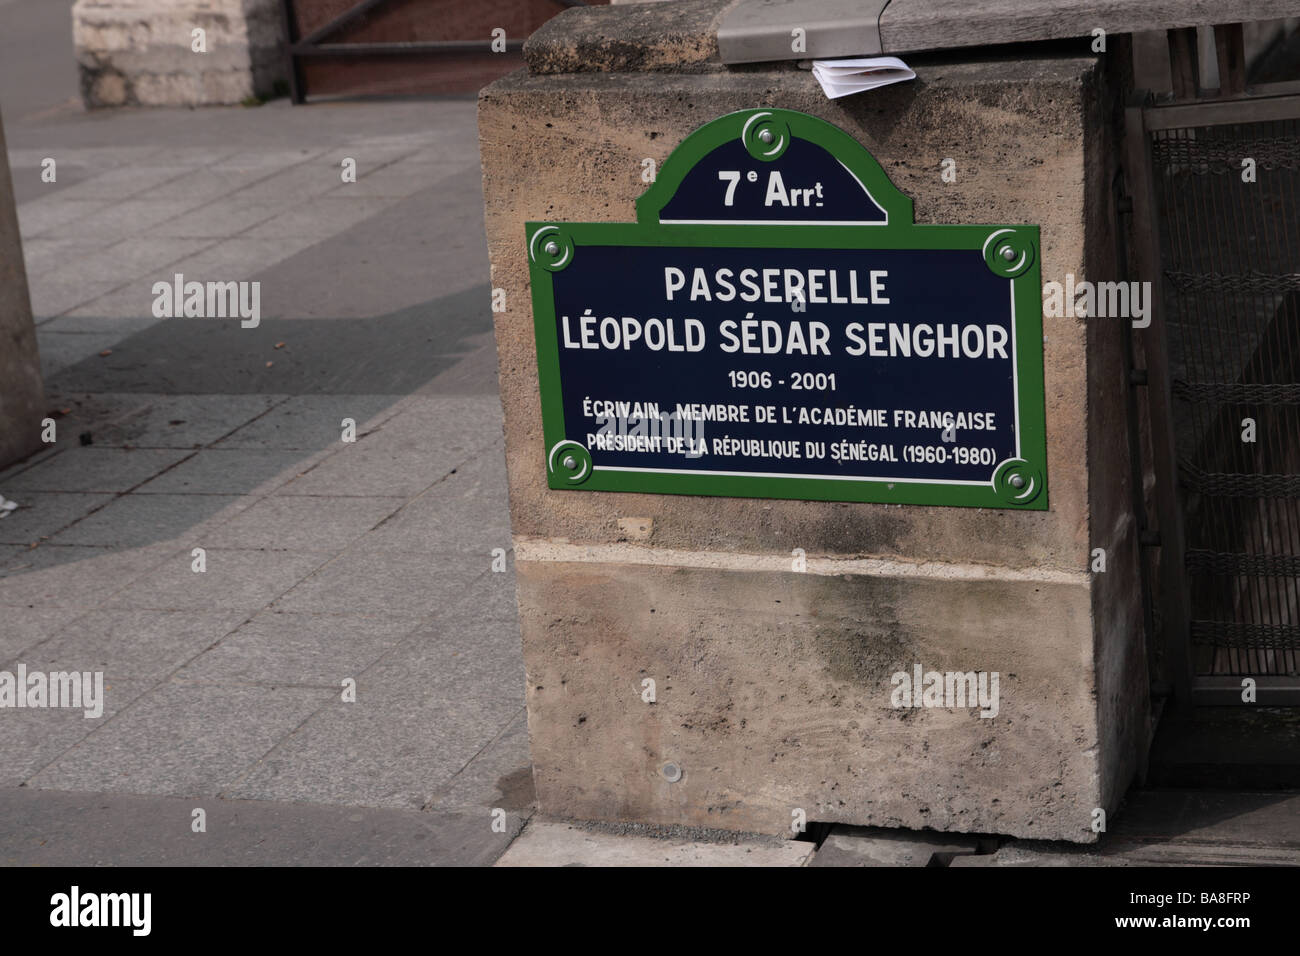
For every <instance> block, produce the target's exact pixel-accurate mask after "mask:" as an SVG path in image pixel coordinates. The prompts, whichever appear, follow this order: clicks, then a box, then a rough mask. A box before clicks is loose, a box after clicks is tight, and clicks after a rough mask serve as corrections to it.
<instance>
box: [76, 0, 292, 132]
mask: <svg viewBox="0 0 1300 956" xmlns="http://www.w3.org/2000/svg"><path fill="white" fill-rule="evenodd" d="M72 17H73V20H72V23H73V31H72V32H73V41H74V43H75V46H76V51H77V65H78V68H79V69H80V71H81V93H82V99H83V100H84V101H85V104H86V106H87V107H88V108H94V107H100V106H203V105H218V104H234V103H239V102H242V101H243V100H245V99H248V98H249V97H252V96H259V95H267V94H269V93H271V91H272V88H273V87H274V85H275V82H276V81H277V80H278V79H280V78H281V74H282V72H283V65H282V57H283V55H284V42H285V41H284V35H283V34H284V30H283V20H282V13H281V10H280V3H279V0H77V2H76V4H75V5H74V7H73V11H72ZM195 29H202V30H203V31H204V32H205V46H206V52H196V51H195V50H194V48H193V31H194V30H195Z"/></svg>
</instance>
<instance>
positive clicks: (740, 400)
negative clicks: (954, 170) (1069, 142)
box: [527, 110, 1047, 510]
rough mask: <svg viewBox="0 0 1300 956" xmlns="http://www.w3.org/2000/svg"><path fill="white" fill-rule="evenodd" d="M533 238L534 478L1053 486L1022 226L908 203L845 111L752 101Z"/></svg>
mask: <svg viewBox="0 0 1300 956" xmlns="http://www.w3.org/2000/svg"><path fill="white" fill-rule="evenodd" d="M935 174H936V175H938V174H939V170H937V169H936V170H935ZM527 243H528V256H529V267H530V275H531V281H532V293H533V319H534V325H535V330H536V337H537V362H538V380H539V384H540V392H541V401H542V421H543V430H544V433H545V443H546V460H545V462H544V465H545V467H546V470H547V480H548V484H549V487H551V488H556V489H578V490H592V491H638V492H657V493H664V494H696V495H731V496H741V497H755V498H797V499H810V500H824V501H875V502H895V503H904V504H922V505H966V506H972V507H985V508H1016V509H1031V510H1042V509H1046V507H1047V492H1046V477H1047V468H1046V436H1045V430H1044V420H1043V348H1042V341H1043V333H1042V314H1041V313H1042V298H1041V296H1042V293H1041V282H1040V279H1039V253H1038V228H1037V227H1036V226H1023V225H1019V226H1005V225H1004V226H989V225H919V226H918V225H915V224H914V223H913V221H912V202H911V200H910V199H908V198H907V197H906V196H904V195H903V194H902V193H900V192H899V191H898V190H897V189H896V188H895V187H894V186H893V184H892V183H890V181H889V179H888V177H887V176H886V175H885V173H884V170H883V169H881V167H880V165H879V164H878V163H877V162H876V161H875V159H874V158H873V157H872V156H871V155H870V154H869V153H868V152H867V151H866V150H865V149H864V148H863V147H862V146H861V145H859V144H858V143H857V142H856V141H855V140H854V139H853V138H852V137H850V136H849V135H848V134H847V133H845V132H844V131H843V130H840V129H838V128H837V127H835V126H832V125H831V124H829V123H826V122H825V121H823V120H820V119H817V118H816V117H813V116H809V115H806V114H803V113H797V112H793V111H790V110H743V111H741V112H737V113H732V114H729V115H727V116H723V117H722V118H720V119H717V120H714V121H713V122H711V123H709V124H707V125H706V126H703V127H702V128H700V129H699V130H697V131H696V132H694V133H693V134H691V135H690V136H689V137H687V138H686V140H685V141H684V142H683V143H682V144H681V145H680V146H678V147H677V149H676V150H674V151H673V153H672V155H671V156H669V157H668V159H667V160H666V161H665V162H664V164H663V166H662V168H661V170H660V172H659V175H658V178H657V180H656V181H655V183H654V184H653V185H652V186H651V187H650V188H649V189H648V190H646V192H645V193H644V194H643V195H642V196H641V198H640V199H639V200H637V221H636V222H635V223H537V222H530V223H528V224H527Z"/></svg>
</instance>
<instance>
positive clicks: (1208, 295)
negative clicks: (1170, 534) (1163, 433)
mask: <svg viewBox="0 0 1300 956" xmlns="http://www.w3.org/2000/svg"><path fill="white" fill-rule="evenodd" d="M1152 136H1153V139H1152V144H1151V145H1152V161H1153V162H1152V166H1153V168H1152V175H1153V180H1154V187H1155V197H1156V204H1157V212H1158V218H1159V222H1160V243H1161V249H1160V253H1161V263H1162V272H1163V280H1164V288H1163V289H1162V290H1161V291H1162V292H1163V300H1164V304H1165V317H1166V326H1167V329H1168V349H1169V364H1170V377H1171V385H1172V389H1171V390H1172V393H1173V407H1172V420H1173V428H1174V439H1175V447H1176V449H1177V456H1178V472H1179V475H1180V481H1181V484H1182V492H1183V495H1182V497H1183V502H1184V524H1185V535H1186V548H1187V551H1186V571H1187V574H1188V575H1189V588H1188V589H1189V592H1190V598H1191V608H1190V610H1191V619H1192V620H1191V635H1190V636H1191V640H1192V653H1193V666H1194V670H1195V673H1196V674H1197V675H1198V676H1210V675H1250V676H1261V675H1286V676H1300V122H1297V121H1295V120H1284V121H1275V122H1259V123H1242V124H1236V125H1220V126H1197V127H1185V128H1179V129H1167V130H1159V131H1156V132H1154V133H1153V134H1152ZM1246 159H1252V160H1254V179H1255V181H1254V182H1246V181H1244V180H1243V175H1242V174H1243V172H1244V171H1245V170H1246V168H1248V167H1249V166H1250V164H1249V163H1247V164H1245V165H1244V166H1243V162H1242V161H1243V160H1246ZM1251 423H1253V433H1252V426H1251ZM1250 438H1253V441H1250V440H1248V439H1250ZM1298 683H1300V682H1298Z"/></svg>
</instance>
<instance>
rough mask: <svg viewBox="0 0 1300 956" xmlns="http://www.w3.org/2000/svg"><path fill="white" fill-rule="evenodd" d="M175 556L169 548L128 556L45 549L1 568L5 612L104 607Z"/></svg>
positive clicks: (134, 551) (80, 548)
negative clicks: (9, 609)
mask: <svg viewBox="0 0 1300 956" xmlns="http://www.w3.org/2000/svg"><path fill="white" fill-rule="evenodd" d="M176 553H177V552H176V550H175V548H173V547H172V546H171V545H170V544H161V545H154V546H151V547H147V548H134V549H131V550H128V551H119V550H114V549H112V548H93V547H83V546H71V547H65V546H61V545H56V544H53V543H50V544H44V545H42V546H41V547H39V548H35V549H31V550H28V551H26V552H24V553H23V554H21V555H19V556H17V557H15V558H11V559H10V560H9V561H8V562H6V564H5V565H4V567H3V568H0V608H3V607H5V606H9V605H17V606H19V607H55V608H83V609H86V610H89V609H92V608H95V607H99V606H101V605H102V604H103V603H104V602H106V601H109V600H111V599H112V598H113V596H114V595H116V594H117V593H118V592H120V591H122V590H124V589H125V588H127V587H129V586H130V585H131V583H132V582H133V581H136V580H138V579H139V578H141V577H142V576H144V575H146V574H148V573H149V572H150V571H151V570H153V569H154V568H156V567H158V566H159V565H160V564H161V563H162V562H163V561H166V560H168V559H169V557H170V556H173V555H175V554H176Z"/></svg>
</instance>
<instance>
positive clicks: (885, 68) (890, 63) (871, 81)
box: [812, 56, 916, 99]
mask: <svg viewBox="0 0 1300 956" xmlns="http://www.w3.org/2000/svg"><path fill="white" fill-rule="evenodd" d="M812 72H813V76H815V77H817V82H818V83H820V84H821V85H822V89H823V90H825V91H826V95H827V96H828V97H830V98H831V99H838V98H839V97H841V96H848V95H849V94H850V93H861V92H863V91H864V90H874V89H875V88H876V87H878V86H888V85H889V84H890V83H902V82H903V81H904V80H914V79H916V74H915V73H913V72H912V70H911V69H910V68H909V67H908V65H907V64H906V63H904V62H903V61H902V60H900V59H899V58H898V57H896V56H871V57H857V58H855V59H851V60H813V65H812Z"/></svg>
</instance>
